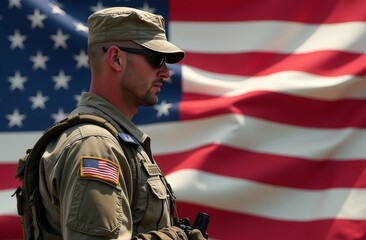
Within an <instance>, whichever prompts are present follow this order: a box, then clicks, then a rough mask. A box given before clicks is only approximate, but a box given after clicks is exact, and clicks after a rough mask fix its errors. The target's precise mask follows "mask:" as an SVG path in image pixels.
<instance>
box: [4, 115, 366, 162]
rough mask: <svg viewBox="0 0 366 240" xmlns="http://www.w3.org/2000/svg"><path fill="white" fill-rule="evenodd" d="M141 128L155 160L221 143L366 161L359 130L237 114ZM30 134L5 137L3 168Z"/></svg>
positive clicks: (31, 141) (33, 137) (32, 140)
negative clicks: (15, 142)
mask: <svg viewBox="0 0 366 240" xmlns="http://www.w3.org/2000/svg"><path fill="white" fill-rule="evenodd" d="M139 127H140V129H141V130H142V131H144V132H146V133H147V134H149V135H150V136H151V137H152V139H153V141H152V150H153V153H154V154H155V155H162V154H171V153H177V152H182V151H188V150H192V149H195V148H198V147H200V146H203V145H208V144H213V143H219V144H224V145H227V146H232V147H236V148H240V149H243V150H251V151H256V152H261V153H266V154H276V155H285V156H292V157H300V158H305V159H309V160H322V159H332V160H339V161H343V160H345V161H346V160H350V159H366V148H365V142H366V130H363V129H356V128H343V129H324V128H323V129H321V128H305V127H297V126H291V125H285V124H279V123H275V122H270V121H265V120H261V119H258V118H252V117H248V116H243V115H236V114H227V115H221V116H217V117H211V118H206V119H200V120H191V121H181V122H165V123H158V124H149V125H141V126H139ZM172 133H174V134H172ZM26 135H27V137H26V138H21V139H18V142H17V144H9V145H8V144H7V143H8V141H9V139H10V138H12V137H10V135H8V134H2V133H0V146H2V147H3V146H6V147H4V149H3V150H2V151H3V153H4V154H3V155H1V156H0V163H6V162H9V161H10V162H12V163H16V162H17V161H18V158H19V157H20V156H23V155H24V153H25V149H27V147H28V148H29V146H31V145H32V144H34V143H35V140H36V139H37V137H39V136H40V133H38V132H33V133H27V134H26ZM4 144H5V145H4ZM25 146H27V147H25Z"/></svg>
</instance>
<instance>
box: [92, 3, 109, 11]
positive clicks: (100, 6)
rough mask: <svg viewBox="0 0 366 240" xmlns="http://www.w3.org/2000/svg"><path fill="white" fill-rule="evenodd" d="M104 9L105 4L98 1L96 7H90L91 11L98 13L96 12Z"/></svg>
mask: <svg viewBox="0 0 366 240" xmlns="http://www.w3.org/2000/svg"><path fill="white" fill-rule="evenodd" d="M103 8H106V7H105V6H103V3H102V2H101V1H98V2H97V5H96V6H91V7H90V11H92V12H96V11H99V10H102V9H103Z"/></svg>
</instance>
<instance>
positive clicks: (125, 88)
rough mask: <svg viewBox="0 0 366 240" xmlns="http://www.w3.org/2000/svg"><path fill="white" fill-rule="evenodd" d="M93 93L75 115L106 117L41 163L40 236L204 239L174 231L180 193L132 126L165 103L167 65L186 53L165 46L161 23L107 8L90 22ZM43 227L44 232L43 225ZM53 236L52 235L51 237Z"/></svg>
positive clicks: (52, 149)
mask: <svg viewBox="0 0 366 240" xmlns="http://www.w3.org/2000/svg"><path fill="white" fill-rule="evenodd" d="M88 25H89V37H88V54H89V60H90V68H91V86H90V91H89V92H88V93H84V94H83V95H82V97H81V101H80V104H79V106H78V107H77V108H76V109H75V110H74V111H73V112H72V113H71V115H75V114H86V113H87V114H93V115H97V116H99V117H102V118H103V119H105V120H106V121H107V122H109V123H110V124H112V125H113V126H114V127H115V128H116V129H117V130H118V132H119V134H118V135H119V139H117V138H116V137H115V136H113V135H112V134H111V132H110V131H108V130H106V129H105V128H104V127H102V126H98V125H95V124H88V123H83V124H78V125H76V126H73V127H70V128H68V129H66V130H65V131H63V132H62V134H61V135H60V136H58V137H57V138H54V139H53V140H52V141H51V142H50V143H49V144H48V145H47V148H46V151H45V152H44V154H43V157H42V159H41V162H40V177H39V192H40V199H41V201H40V202H41V206H42V207H41V213H42V214H41V215H42V216H44V218H43V219H41V221H40V222H42V223H43V227H42V228H41V229H40V231H41V233H40V235H41V236H43V238H44V239H78V240H83V239H88V240H92V239H131V238H133V239H204V238H203V236H202V234H201V233H200V231H198V230H197V229H194V230H192V231H190V232H188V231H183V230H182V229H181V228H179V227H177V226H175V225H176V224H177V216H176V215H175V214H176V213H175V212H176V211H175V202H174V196H173V193H172V191H171V189H170V187H169V185H168V183H167V181H166V179H165V177H164V175H163V174H162V173H161V171H160V169H159V167H158V166H157V164H156V163H155V161H154V160H153V157H152V153H151V150H150V137H149V136H147V135H146V134H145V133H143V132H141V131H140V130H139V129H138V128H137V127H136V126H135V125H134V124H133V123H132V122H131V119H132V117H133V116H134V115H135V114H136V112H137V110H138V107H139V106H150V105H153V104H156V103H157V101H158V94H159V93H160V91H161V87H162V85H163V79H165V78H169V76H170V73H169V71H168V68H167V66H166V63H177V62H179V61H180V60H182V59H183V57H184V55H185V53H184V51H183V50H181V49H179V48H178V47H176V46H175V45H174V44H172V43H170V42H169V41H167V39H166V35H165V30H164V19H163V17H162V16H158V15H154V14H151V13H148V12H144V11H140V10H136V9H131V8H125V7H116V8H107V9H103V10H100V11H98V12H95V13H94V14H92V15H91V16H90V17H89V19H88ZM41 225H42V224H41ZM45 229H46V232H45Z"/></svg>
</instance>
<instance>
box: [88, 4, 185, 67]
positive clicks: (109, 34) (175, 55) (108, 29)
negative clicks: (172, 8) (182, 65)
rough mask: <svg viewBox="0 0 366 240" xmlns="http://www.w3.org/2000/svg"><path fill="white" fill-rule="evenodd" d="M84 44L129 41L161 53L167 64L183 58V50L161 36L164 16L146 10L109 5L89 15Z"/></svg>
mask: <svg viewBox="0 0 366 240" xmlns="http://www.w3.org/2000/svg"><path fill="white" fill-rule="evenodd" d="M88 26H89V37H88V45H90V44H93V43H101V42H116V41H124V40H131V41H134V42H135V43H137V44H139V45H141V46H143V47H145V48H148V49H150V50H153V51H156V52H160V53H164V54H165V55H166V62H167V63H176V62H179V61H180V60H182V59H183V58H184V55H185V53H184V51H183V50H182V49H180V48H178V47H177V46H175V45H174V44H172V43H171V42H169V41H168V40H167V38H166V35H165V26H164V18H163V17H162V16H160V15H155V14H152V13H149V12H145V11H141V10H137V9H133V8H128V7H112V8H105V9H103V10H100V11H97V12H95V13H93V14H92V15H90V16H89V18H88Z"/></svg>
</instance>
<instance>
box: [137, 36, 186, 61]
mask: <svg viewBox="0 0 366 240" xmlns="http://www.w3.org/2000/svg"><path fill="white" fill-rule="evenodd" d="M133 41H134V42H136V43H137V44H139V45H141V46H143V47H146V48H148V49H150V50H153V51H155V52H160V53H164V55H166V62H167V63H177V62H179V61H181V60H182V59H183V58H184V56H185V52H184V51H183V50H182V49H180V48H178V47H177V46H175V45H174V44H173V43H171V42H168V41H166V40H156V39H155V40H149V41H143V40H133Z"/></svg>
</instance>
